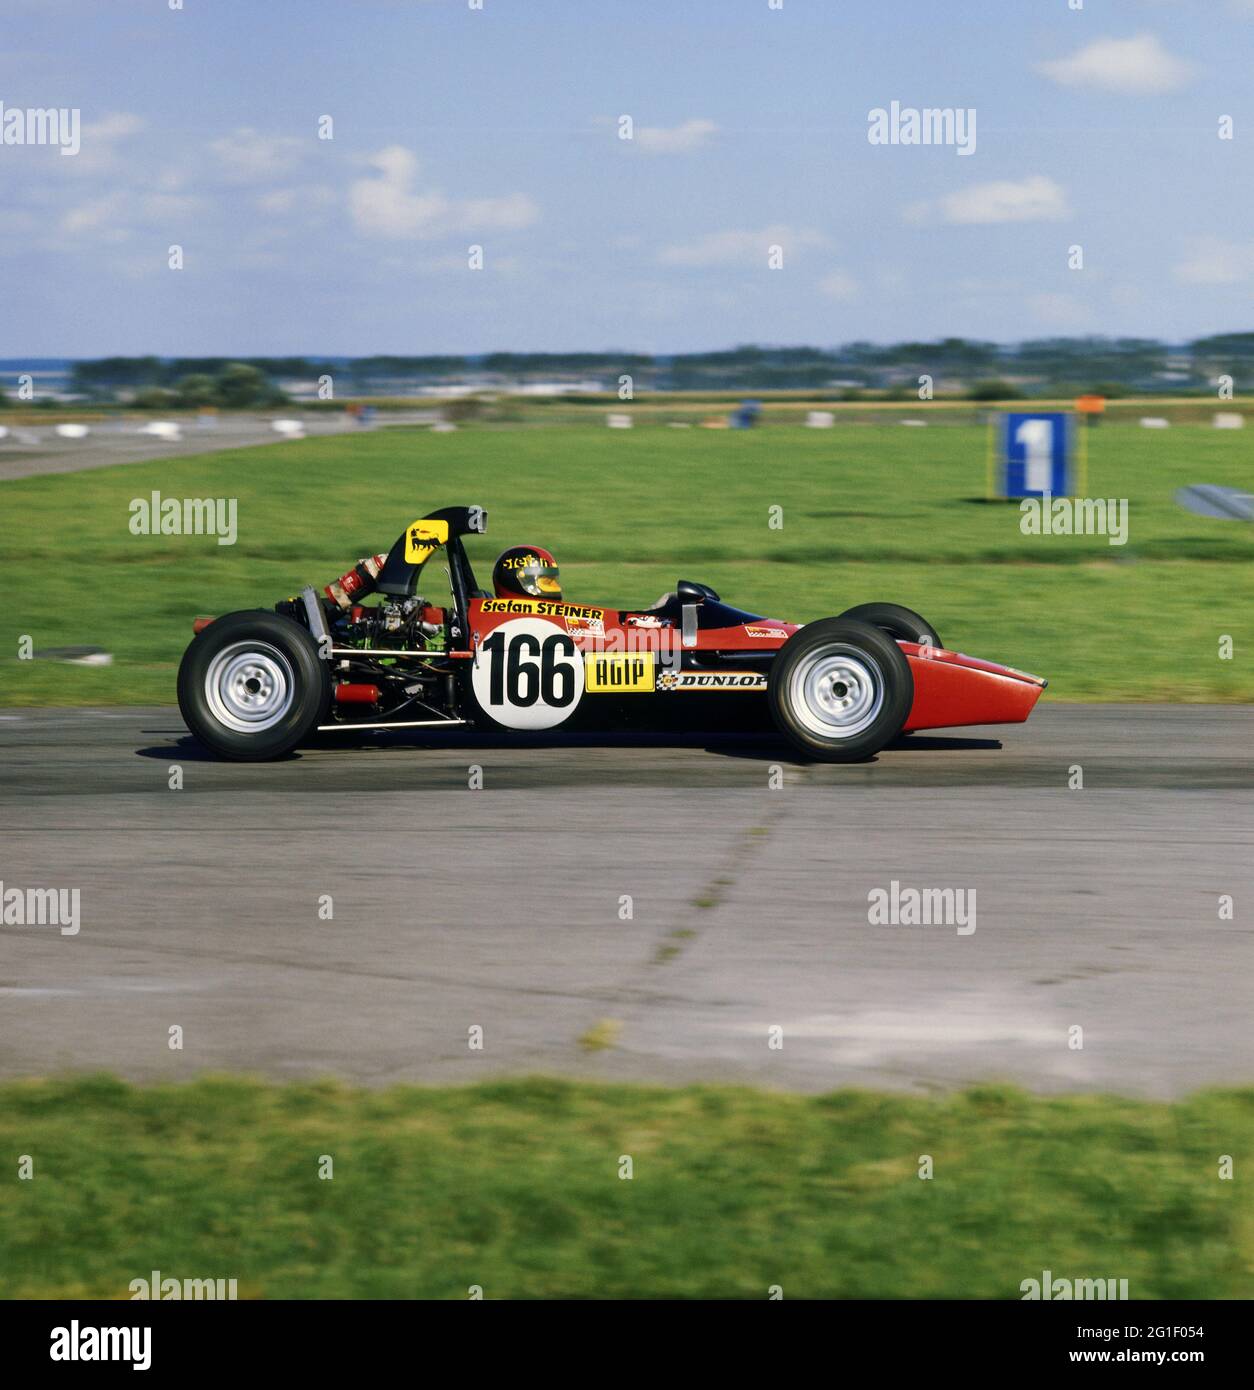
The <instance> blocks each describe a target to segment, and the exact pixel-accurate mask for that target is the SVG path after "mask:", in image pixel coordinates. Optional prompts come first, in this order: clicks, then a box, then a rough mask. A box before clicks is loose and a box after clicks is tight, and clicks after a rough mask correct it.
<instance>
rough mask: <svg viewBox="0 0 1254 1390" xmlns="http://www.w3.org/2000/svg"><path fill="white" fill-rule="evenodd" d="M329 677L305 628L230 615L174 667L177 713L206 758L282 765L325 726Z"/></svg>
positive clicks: (264, 615)
mask: <svg viewBox="0 0 1254 1390" xmlns="http://www.w3.org/2000/svg"><path fill="white" fill-rule="evenodd" d="M330 700H331V673H330V671H329V670H328V669H327V664H326V662H325V661H323V660H322V659H321V658H320V656H319V655H318V644H317V643H316V642H315V641H314V639H313V638H312V637H311V636H310V634H309V633H308V631H306V629H305V628H303V627H301V626H300V624H299V623H296V622H293V621H292V619H291V618H285V617H283V615H282V614H280V613H268V612H266V611H265V610H258V611H256V612H251V613H228V614H227V615H226V616H225V617H222V618H217V619H215V620H214V621H213V622H212V623H210V624H209V626H208V627H207V628H205V629H204V631H203V632H201V633H200V634H199V635H198V636H197V637H195V638H194V639H193V641H192V644H191V646H190V647H188V649H187V651H186V652H185V653H184V655H183V661H182V664H181V665H180V666H179V710H180V712H181V713H182V715H183V719H184V721H185V722H186V724H187V727H188V728H189V729H190V730H191V731H192V733H194V734H195V735H196V737H197V738H198V739H199V740H200V741H201V743H203V744H204V745H205V746H206V747H207V748H209V749H210V750H211V751H212V752H214V753H216V754H217V755H218V756H219V757H221V758H229V759H231V760H232V761H236V762H258V761H262V760H264V759H267V758H281V757H282V756H283V754H284V753H288V752H290V751H291V750H292V749H293V748H295V747H296V745H297V744H298V743H302V742H304V741H305V740H306V739H307V738H308V737H309V735H310V734H311V733H312V732H313V731H314V729H315V727H316V726H317V725H318V724H319V723H321V722H323V720H324V719H325V717H326V712H327V709H328V706H329V704H330Z"/></svg>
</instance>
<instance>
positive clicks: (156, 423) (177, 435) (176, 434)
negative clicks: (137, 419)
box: [139, 420, 183, 440]
mask: <svg viewBox="0 0 1254 1390" xmlns="http://www.w3.org/2000/svg"><path fill="white" fill-rule="evenodd" d="M139 432H140V434H151V435H155V436H156V437H157V438H158V439H170V440H174V439H182V437H183V431H182V430H181V429H180V428H179V426H178V422H177V421H175V420H151V421H149V423H148V424H146V425H141V426H140V427H139Z"/></svg>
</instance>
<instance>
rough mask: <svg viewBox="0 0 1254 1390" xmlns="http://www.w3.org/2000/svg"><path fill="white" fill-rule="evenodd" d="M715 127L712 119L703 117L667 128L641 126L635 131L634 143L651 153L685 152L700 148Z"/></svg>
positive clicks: (716, 127)
mask: <svg viewBox="0 0 1254 1390" xmlns="http://www.w3.org/2000/svg"><path fill="white" fill-rule="evenodd" d="M717 129H718V126H716V125H715V124H714V122H713V121H707V120H705V119H703V118H702V119H696V120H691V121H684V123H683V124H682V125H676V126H671V127H669V128H667V127H666V126H641V127H640V129H639V130H637V131H636V144H637V145H639V146H640V148H641V149H642V150H648V151H649V152H650V153H651V154H687V153H688V152H689V151H690V150H697V149H700V148H701V146H702V145H704V144H705V143H706V141H707V140H708V139H709V138H710V136H711V135H713V134H714V132H715V131H716V130H717Z"/></svg>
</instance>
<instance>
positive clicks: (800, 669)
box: [788, 643, 884, 738]
mask: <svg viewBox="0 0 1254 1390" xmlns="http://www.w3.org/2000/svg"><path fill="white" fill-rule="evenodd" d="M788 696H789V703H790V704H791V705H792V709H793V714H794V715H795V716H796V718H797V719H798V720H799V721H800V723H801V724H802V725H804V726H805V728H806V729H807V730H809V732H810V733H812V734H817V735H818V736H819V737H820V738H855V737H856V736H857V735H858V734H860V733H863V732H864V731H865V730H867V729H869V728H870V727H871V725H872V724H874V723H875V721H876V719H877V718H878V717H879V713H880V710H882V709H883V708H884V674H883V672H882V671H881V670H880V668H879V665H878V664H877V663H876V661H875V660H874V659H873V658H872V657H870V656H868V655H867V654H866V652H864V651H860V650H859V649H858V648H857V647H849V646H845V645H844V644H843V643H841V644H837V645H833V646H828V647H819V648H818V649H817V650H816V651H813V652H810V653H808V654H807V655H806V656H804V657H802V658H801V660H800V661H799V662H798V663H797V666H796V669H795V670H794V671H793V673H792V677H791V679H790V680H789V682H788Z"/></svg>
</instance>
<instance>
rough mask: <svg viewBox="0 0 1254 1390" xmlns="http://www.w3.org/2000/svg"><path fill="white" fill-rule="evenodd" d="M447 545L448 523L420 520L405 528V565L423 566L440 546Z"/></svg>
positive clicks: (426, 519)
mask: <svg viewBox="0 0 1254 1390" xmlns="http://www.w3.org/2000/svg"><path fill="white" fill-rule="evenodd" d="M447 544H448V522H447V521H431V520H429V519H428V518H425V517H424V518H421V519H420V520H418V521H411V522H410V523H409V525H408V526H407V527H406V528H405V563H406V564H409V565H421V564H425V563H426V561H428V560H429V559H430V558H431V557H432V555H434V554H435V552H436V551H437V550H438V549H439V547H440V546H442V545H447Z"/></svg>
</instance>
